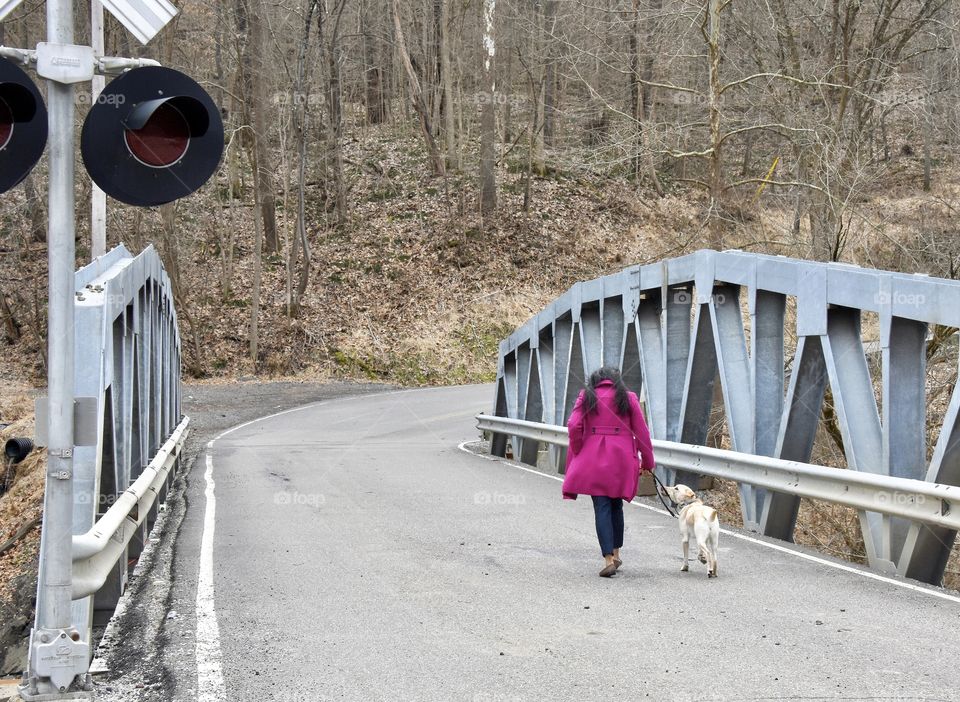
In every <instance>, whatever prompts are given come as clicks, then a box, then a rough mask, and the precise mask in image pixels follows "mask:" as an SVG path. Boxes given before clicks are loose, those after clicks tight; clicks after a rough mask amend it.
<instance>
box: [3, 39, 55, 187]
mask: <svg viewBox="0 0 960 702" xmlns="http://www.w3.org/2000/svg"><path fill="white" fill-rule="evenodd" d="M46 144H47V108H46V106H45V105H44V104H43V97H41V95H40V91H39V90H37V86H36V85H34V83H33V81H32V80H30V76H28V75H27V74H26V73H25V72H24V71H23V70H22V69H21V68H20V67H18V66H17V65H16V64H14V63H13V62H12V61H8V60H7V59H5V58H0V193H4V192H6V191H7V190H9V189H10V188H12V187H14V186H15V185H17V184H18V183H19V182H20V181H21V180H23V179H24V178H25V177H26V175H27V173H29V172H30V170H31V169H32V168H33V167H34V166H35V165H36V163H37V161H39V160H40V156H41V155H42V154H43V149H44V147H45V146H46Z"/></svg>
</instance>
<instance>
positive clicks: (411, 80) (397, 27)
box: [391, 0, 446, 176]
mask: <svg viewBox="0 0 960 702" xmlns="http://www.w3.org/2000/svg"><path fill="white" fill-rule="evenodd" d="M391 5H392V7H393V29H394V35H395V36H394V39H395V40H396V43H397V51H398V52H399V54H400V61H401V62H402V63H403V68H404V70H405V71H406V74H407V85H408V86H409V89H410V102H411V103H412V104H413V109H414V110H415V111H416V113H417V116H418V117H419V118H420V131H421V132H422V133H423V140H424V143H425V144H426V146H427V153H428V154H429V157H430V165H431V169H432V172H433V175H435V176H443V175H444V174H445V172H446V170H445V169H444V166H443V159H442V158H441V157H440V150H439V149H438V148H437V142H436V140H435V139H434V138H433V127H432V126H431V124H430V113H429V112H428V111H427V105H426V103H425V102H424V100H423V91H422V90H421V89H420V80H419V79H418V78H417V74H416V72H415V71H414V70H413V64H412V63H411V62H410V54H409V53H408V52H407V42H406V39H405V38H404V35H403V26H402V25H401V24H400V8H399V6H398V3H397V0H392V2H391Z"/></svg>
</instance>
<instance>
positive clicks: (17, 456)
mask: <svg viewBox="0 0 960 702" xmlns="http://www.w3.org/2000/svg"><path fill="white" fill-rule="evenodd" d="M31 451H33V442H32V441H30V439H25V438H23V437H20V438H16V439H8V440H7V443H6V444H4V447H3V454H4V455H5V456H6V457H7V460H8V461H10V462H11V463H19V462H20V461H22V460H23V459H24V458H26V457H27V456H29V455H30V452H31Z"/></svg>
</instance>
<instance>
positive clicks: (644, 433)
mask: <svg viewBox="0 0 960 702" xmlns="http://www.w3.org/2000/svg"><path fill="white" fill-rule="evenodd" d="M628 397H629V399H630V415H629V416H623V415H620V414H617V410H616V406H617V405H616V389H615V388H614V386H613V383H612V382H611V381H609V380H604V381H601V382H600V384H599V385H597V408H596V410H595V411H594V412H590V413H588V412H587V408H586V406H585V400H584V394H583V392H582V391H581V392H580V396H579V397H578V398H577V403H576V404H575V405H574V406H573V412H572V413H571V414H570V420H569V421H568V422H567V428H568V430H569V432H570V448H569V450H568V451H567V470H566V474H565V475H564V478H563V497H564V499H567V500H575V499H577V495H602V496H606V497H620V498H623V499H625V500H632V499H633V498H634V497H636V495H637V482H638V481H639V479H640V470H641V463H640V461H639V460H638V458H637V453H639V454H640V455H641V456H642V457H643V463H642V466H643V470H653V468H654V465H655V464H654V458H653V445H652V444H651V442H650V430H649V429H647V422H646V420H645V419H644V418H643V411H642V410H641V409H640V402H639V400H637V396H636V394H634V393H632V392H631V393H629V395H628Z"/></svg>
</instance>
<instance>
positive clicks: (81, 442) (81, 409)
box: [33, 397, 99, 446]
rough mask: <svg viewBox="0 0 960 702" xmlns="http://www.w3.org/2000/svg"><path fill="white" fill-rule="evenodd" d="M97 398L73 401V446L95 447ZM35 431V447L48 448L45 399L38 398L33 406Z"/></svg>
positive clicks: (48, 438)
mask: <svg viewBox="0 0 960 702" xmlns="http://www.w3.org/2000/svg"><path fill="white" fill-rule="evenodd" d="M97 406H98V402H97V398H95V397H77V398H74V401H73V445H74V446H96V445H97V429H98V425H99V418H98V416H97V414H98V412H97ZM35 412H36V429H35V430H34V433H35V434H36V436H35V437H34V440H33V443H34V444H36V445H37V446H49V443H50V441H49V440H50V437H49V434H48V432H47V427H48V426H49V421H50V420H49V417H50V413H49V409H48V406H47V398H45V397H38V398H37V401H36V405H35Z"/></svg>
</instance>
